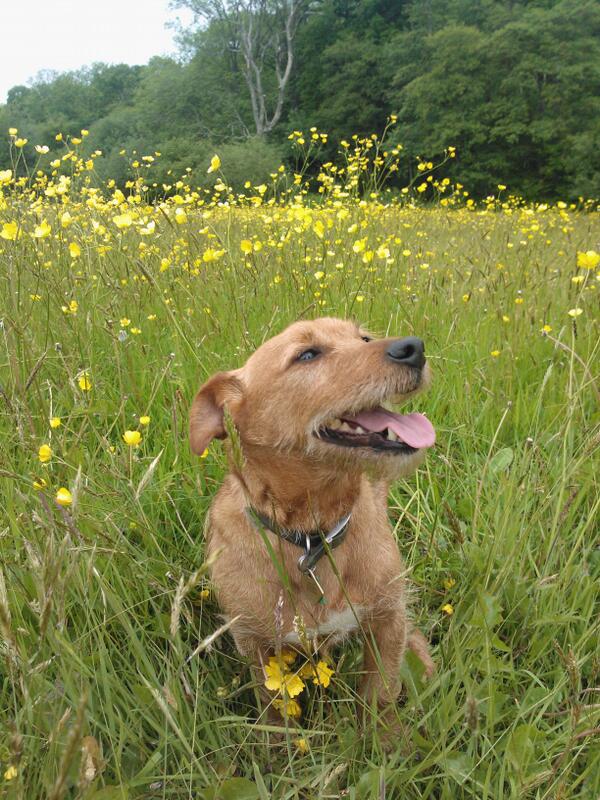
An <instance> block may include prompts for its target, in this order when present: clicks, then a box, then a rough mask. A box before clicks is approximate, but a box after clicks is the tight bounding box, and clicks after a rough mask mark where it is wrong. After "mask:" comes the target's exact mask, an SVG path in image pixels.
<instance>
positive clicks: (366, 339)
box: [360, 336, 373, 342]
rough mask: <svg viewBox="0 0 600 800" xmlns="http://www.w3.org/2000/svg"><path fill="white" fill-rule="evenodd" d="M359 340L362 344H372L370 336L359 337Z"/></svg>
mask: <svg viewBox="0 0 600 800" xmlns="http://www.w3.org/2000/svg"><path fill="white" fill-rule="evenodd" d="M360 338H361V339H362V340H363V342H372V341H373V339H371V337H370V336H361V337H360Z"/></svg>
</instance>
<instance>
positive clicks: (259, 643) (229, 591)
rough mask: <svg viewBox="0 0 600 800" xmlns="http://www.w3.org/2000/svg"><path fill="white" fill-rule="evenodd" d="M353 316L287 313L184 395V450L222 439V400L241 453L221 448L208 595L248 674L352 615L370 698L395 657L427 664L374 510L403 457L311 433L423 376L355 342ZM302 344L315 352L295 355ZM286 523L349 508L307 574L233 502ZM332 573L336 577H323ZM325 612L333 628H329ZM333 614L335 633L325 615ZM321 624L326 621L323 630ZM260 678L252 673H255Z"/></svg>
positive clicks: (395, 687)
mask: <svg viewBox="0 0 600 800" xmlns="http://www.w3.org/2000/svg"><path fill="white" fill-rule="evenodd" d="M365 336H367V334H366V333H365V332H364V331H362V330H361V329H360V328H359V327H357V326H356V325H355V324H354V323H352V322H348V321H344V320H338V319H331V318H324V319H317V320H314V321H310V322H308V321H307V322H297V323H295V324H293V325H291V326H290V327H289V328H287V329H286V330H285V331H283V333H280V334H279V335H278V336H275V337H274V338H272V339H270V340H268V341H267V342H265V343H264V344H263V345H262V346H261V347H259V348H258V350H256V352H255V353H254V354H253V355H252V356H250V358H249V359H248V361H247V362H246V364H245V365H244V366H243V367H241V368H240V369H236V370H233V371H231V372H221V373H218V374H216V375H214V376H213V377H212V378H211V379H210V380H209V381H208V382H207V383H205V384H204V386H203V387H202V388H201V389H200V391H199V393H198V395H197V396H196V398H195V400H194V403H193V406H192V410H191V419H190V441H191V447H192V450H193V451H194V452H195V453H198V454H199V453H202V452H203V450H204V449H205V448H206V446H207V445H208V444H209V442H210V441H211V440H212V439H213V438H215V437H217V438H224V437H225V436H226V432H225V422H224V414H223V409H224V408H225V407H226V409H227V411H228V412H229V415H230V417H231V420H232V421H233V423H234V424H235V428H236V430H237V433H238V435H239V441H240V443H241V449H242V455H243V463H242V464H240V463H238V464H236V463H234V460H232V459H231V458H230V465H231V471H230V473H229V474H228V475H227V477H226V478H225V481H224V483H223V486H222V487H221V489H220V490H219V492H218V494H217V496H216V498H215V500H214V502H213V504H212V507H211V510H210V514H209V518H208V523H207V532H208V556H209V557H214V563H213V566H212V578H213V581H214V584H215V587H216V590H217V595H218V601H219V603H220V605H221V608H222V610H223V612H224V613H225V615H226V616H227V618H229V619H233V618H234V617H237V620H236V621H235V623H234V624H233V625H232V627H231V632H232V634H233V637H234V639H235V643H236V646H237V648H238V650H239V652H240V653H242V654H243V655H245V656H248V657H249V658H250V659H251V660H252V662H253V663H254V664H255V666H256V669H257V675H258V674H259V672H258V670H260V666H261V665H262V664H264V663H265V662H266V661H267V660H268V657H269V655H270V654H272V653H273V651H274V649H275V648H276V646H281V643H282V642H285V641H296V638H297V633H298V630H300V632H302V631H303V630H306V631H308V634H309V636H311V635H314V636H315V637H318V636H319V633H318V631H319V628H321V636H320V644H327V640H330V641H336V640H339V639H341V638H342V637H343V636H344V635H347V634H348V632H349V630H350V629H351V628H352V627H353V626H354V623H355V627H356V628H357V630H358V631H359V632H360V633H361V634H362V635H363V637H364V643H365V646H364V667H363V678H362V682H361V687H360V692H361V694H362V696H363V697H364V698H365V699H366V700H367V701H368V702H371V701H372V700H373V699H375V700H376V701H377V702H378V703H379V704H380V706H381V705H385V704H388V703H391V702H392V701H393V700H394V699H395V698H396V697H397V695H398V693H399V690H400V684H399V675H398V673H399V667H400V664H401V662H402V659H403V657H404V654H405V651H406V648H407V647H409V648H411V649H412V650H413V651H414V652H415V653H416V654H417V655H418V657H419V658H420V659H421V661H422V662H423V664H424V667H425V672H426V674H427V675H430V674H431V673H432V672H433V669H434V666H433V662H432V660H431V657H430V655H429V651H428V647H427V642H426V640H425V638H424V637H423V635H422V634H421V633H420V632H419V631H417V630H416V629H415V628H414V627H413V626H412V624H411V622H410V619H409V617H408V615H407V611H406V588H405V577H404V575H405V567H404V565H403V563H402V560H401V558H400V555H399V553H398V549H397V546H396V542H395V540H394V537H393V534H392V530H391V527H390V524H389V522H388V517H387V493H388V487H389V482H390V481H391V480H393V479H395V478H397V477H399V476H401V475H406V474H408V473H410V472H411V471H413V470H414V469H415V468H416V466H417V465H418V464H419V462H420V461H421V460H422V451H418V452H417V453H416V454H413V455H410V456H406V455H397V454H393V455H390V454H388V453H382V452H379V451H374V450H368V449H367V448H345V447H338V446H336V445H333V444H330V443H326V442H323V441H321V440H320V439H318V438H317V437H316V436H315V435H314V434H315V432H316V431H318V430H319V428H320V427H321V426H322V424H323V423H324V422H325V421H326V420H327V419H330V418H331V417H333V416H338V415H340V416H341V415H342V414H346V415H347V414H348V413H352V412H355V413H358V412H359V411H361V410H363V409H365V408H372V407H374V406H377V405H379V404H381V403H382V402H385V401H395V402H398V401H402V400H404V399H405V398H407V397H409V396H410V395H412V394H414V393H415V392H417V391H418V390H419V389H421V388H422V386H423V385H425V384H426V383H427V382H428V377H429V370H428V367H427V366H425V368H424V369H423V370H422V371H419V370H416V369H413V368H410V367H406V366H402V365H399V364H396V363H394V362H393V361H391V360H390V359H389V358H386V355H385V351H386V348H387V347H388V346H389V345H390V343H391V341H392V340H390V339H379V340H372V341H369V342H365V341H364V339H363V337H365ZM307 348H318V349H319V350H320V351H321V355H320V356H319V357H318V358H316V359H314V360H313V361H309V362H306V363H305V362H298V361H297V358H298V356H299V354H300V353H302V352H303V351H305V350H306V349H307ZM249 506H252V507H254V508H255V509H256V510H258V511H259V512H261V513H263V514H265V515H267V516H269V517H271V518H272V519H274V520H276V521H277V522H278V523H279V524H280V525H281V526H283V527H285V528H290V529H300V530H308V531H310V530H314V529H316V528H320V529H322V530H329V529H330V528H331V527H332V526H333V525H334V524H335V523H336V522H337V521H338V520H339V519H340V518H341V517H342V516H343V515H345V514H347V513H348V512H349V511H350V510H351V511H352V519H351V522H350V526H349V529H348V533H347V535H346V538H345V540H344V542H343V543H342V544H341V545H340V546H339V547H337V548H336V549H335V550H333V551H332V554H331V555H332V558H333V560H334V561H335V568H336V569H335V570H334V569H333V568H332V564H331V562H330V560H329V558H328V557H327V555H324V556H323V557H322V558H321V560H320V561H319V563H318V565H317V567H316V569H315V574H316V576H317V578H318V581H319V583H320V584H321V586H322V588H323V591H324V594H325V597H326V603H325V604H323V603H319V602H317V600H318V598H319V593H318V591H317V589H316V586H315V584H314V582H313V581H312V580H311V578H310V577H308V576H306V575H302V574H301V573H300V571H299V570H298V568H297V561H298V558H299V556H300V555H301V550H300V549H299V548H298V547H296V546H294V545H293V544H290V543H288V542H286V541H284V540H282V539H281V538H279V537H278V536H276V535H274V534H272V533H270V532H266V533H265V534H264V535H266V536H267V537H268V539H269V541H270V544H271V547H272V549H273V551H274V554H275V556H276V559H275V560H278V561H279V562H280V563H279V567H280V569H283V570H284V572H285V575H286V579H285V580H284V581H282V579H281V578H280V573H278V568H277V565H276V564H274V561H273V559H272V557H271V555H270V554H269V552H268V549H267V547H266V546H265V543H264V541H263V538H262V537H261V534H260V533H259V532H258V530H257V529H256V527H255V526H254V525H253V524H252V523H251V522H250V521H249V519H248V516H247V513H246V509H247V508H248V507H249ZM336 572H337V575H336ZM328 621H329V623H330V626H333V629H332V630H330V631H329V630H328V627H327V626H328ZM338 623H339V624H340V630H339V631H336V630H335V626H336V625H337V624H338ZM323 630H324V631H325V632H326V633H325V635H323V634H322V632H323ZM260 682H262V681H260Z"/></svg>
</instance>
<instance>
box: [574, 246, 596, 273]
mask: <svg viewBox="0 0 600 800" xmlns="http://www.w3.org/2000/svg"><path fill="white" fill-rule="evenodd" d="M598 264H600V253H597V252H596V251H595V250H588V251H587V252H586V253H580V252H578V253H577V266H578V267H583V268H584V269H595V268H596V267H597V266H598Z"/></svg>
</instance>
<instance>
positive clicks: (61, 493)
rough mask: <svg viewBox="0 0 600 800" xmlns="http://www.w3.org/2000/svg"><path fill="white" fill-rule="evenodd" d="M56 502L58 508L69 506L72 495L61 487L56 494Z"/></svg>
mask: <svg viewBox="0 0 600 800" xmlns="http://www.w3.org/2000/svg"><path fill="white" fill-rule="evenodd" d="M56 502H57V503H58V505H59V506H70V505H71V503H72V502H73V495H72V494H71V492H70V491H69V490H68V489H65V487H64V486H62V487H61V488H60V489H59V490H58V492H57V493H56Z"/></svg>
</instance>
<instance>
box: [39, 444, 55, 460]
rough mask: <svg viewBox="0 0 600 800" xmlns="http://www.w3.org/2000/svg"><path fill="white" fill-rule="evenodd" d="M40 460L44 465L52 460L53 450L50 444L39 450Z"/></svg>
mask: <svg viewBox="0 0 600 800" xmlns="http://www.w3.org/2000/svg"><path fill="white" fill-rule="evenodd" d="M38 458H39V459H40V461H41V462H42V464H46V463H47V462H48V461H50V459H51V458H52V448H51V447H50V445H49V444H43V445H42V446H41V447H40V449H39V450H38Z"/></svg>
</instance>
